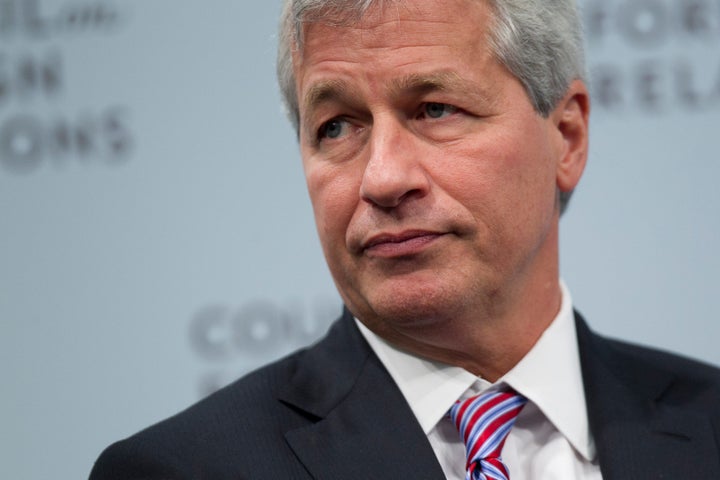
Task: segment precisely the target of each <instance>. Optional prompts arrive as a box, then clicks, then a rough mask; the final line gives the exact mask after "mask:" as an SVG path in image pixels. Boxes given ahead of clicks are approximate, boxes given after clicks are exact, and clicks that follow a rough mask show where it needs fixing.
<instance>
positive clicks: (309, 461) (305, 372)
mask: <svg viewBox="0 0 720 480" xmlns="http://www.w3.org/2000/svg"><path fill="white" fill-rule="evenodd" d="M280 401H282V402H284V403H286V404H287V405H288V406H290V407H292V408H296V409H298V410H300V411H302V412H303V413H304V414H305V415H309V416H310V417H311V418H313V419H314V422H312V423H311V424H309V425H305V426H302V427H300V428H297V429H294V430H290V431H288V432H286V434H285V438H286V440H287V442H288V444H289V445H290V447H291V448H292V449H293V451H294V452H295V454H296V455H297V457H298V458H299V459H300V461H301V462H302V463H303V464H304V465H305V467H306V468H307V470H308V472H310V474H311V475H312V476H313V477H314V478H318V479H320V478H328V479H337V478H373V479H382V478H387V479H396V478H413V479H419V480H438V479H442V478H444V476H443V473H442V469H441V467H440V465H439V463H438V462H437V460H436V457H435V454H434V452H433V451H432V448H431V446H430V443H429V442H428V441H427V438H426V436H425V434H424V432H423V431H422V428H421V427H420V425H419V424H418V422H417V420H416V419H415V417H414V415H413V413H412V411H411V410H410V407H409V406H408V405H407V402H406V401H405V399H404V398H403V396H402V394H401V393H400V391H399V389H398V388H397V387H396V385H395V384H394V383H393V380H392V379H391V378H390V375H389V374H388V373H387V371H386V370H385V368H384V367H383V366H382V364H381V362H380V361H379V360H378V358H377V357H376V356H375V354H374V353H372V351H371V349H370V348H369V346H368V345H367V343H366V342H365V339H364V338H362V335H361V334H360V332H358V330H357V327H356V326H355V325H354V323H353V320H352V316H351V314H350V313H349V312H348V311H347V310H346V311H345V312H344V314H343V317H342V318H341V319H340V321H339V322H337V323H336V324H335V325H334V326H333V327H332V329H331V331H330V332H329V334H328V336H327V337H326V338H325V339H323V340H322V341H321V342H320V343H319V344H318V345H316V346H315V347H313V348H311V349H310V350H308V351H307V352H305V354H304V355H303V356H302V358H301V360H300V362H299V364H298V367H297V370H296V372H295V374H294V375H293V377H292V379H291V381H290V382H289V383H288V385H287V386H286V388H285V389H284V390H283V392H282V393H281V395H280Z"/></svg>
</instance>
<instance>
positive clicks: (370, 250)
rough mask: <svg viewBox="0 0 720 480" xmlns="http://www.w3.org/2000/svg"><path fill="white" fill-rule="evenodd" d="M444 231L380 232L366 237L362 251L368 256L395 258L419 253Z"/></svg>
mask: <svg viewBox="0 0 720 480" xmlns="http://www.w3.org/2000/svg"><path fill="white" fill-rule="evenodd" d="M443 235H445V234H444V233H439V232H432V231H425V230H409V231H405V232H401V233H398V234H390V233H382V234H379V235H375V236H373V237H371V238H370V239H368V240H367V241H366V242H365V243H364V244H363V245H362V251H363V253H364V254H366V255H368V256H369V257H379V258H397V257H407V256H410V255H416V254H418V253H421V252H422V251H424V250H425V249H426V248H428V247H429V246H430V244H432V243H434V242H435V241H436V240H437V239H439V238H440V237H442V236H443Z"/></svg>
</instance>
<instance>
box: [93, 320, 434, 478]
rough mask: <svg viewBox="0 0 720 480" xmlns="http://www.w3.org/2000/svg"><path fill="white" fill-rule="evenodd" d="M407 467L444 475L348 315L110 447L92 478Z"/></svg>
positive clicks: (361, 472)
mask: <svg viewBox="0 0 720 480" xmlns="http://www.w3.org/2000/svg"><path fill="white" fill-rule="evenodd" d="M398 437H399V438H402V439H403V441H400V442H398V441H397V438H398ZM418 454H419V457H418ZM408 458H413V460H412V461H408ZM418 458H420V459H419V460H418ZM408 474H410V475H411V478H418V479H428V480H429V479H441V478H443V475H442V471H441V469H440V466H439V464H438V463H437V461H436V460H435V456H434V454H433V452H432V449H431V447H430V445H429V443H428V442H427V439H426V437H425V434H424V432H423V431H422V429H421V428H420V426H419V424H418V423H417V420H416V419H415V417H414V416H413V414H412V411H411V410H410V408H409V406H408V405H407V403H406V402H405V400H404V398H403V397H402V394H401V393H400V391H399V390H398V388H397V387H396V386H395V384H394V382H393V381H392V379H391V378H390V376H389V375H388V373H387V372H386V371H385V369H384V367H382V365H381V363H380V361H379V360H378V359H377V357H376V356H375V355H374V353H372V351H371V349H370V348H369V346H368V345H367V344H366V342H365V340H364V338H362V335H361V334H360V332H359V331H358V330H357V328H356V326H355V325H354V323H353V320H352V317H351V316H350V314H349V313H348V312H345V314H344V315H343V317H342V318H341V319H340V320H339V321H338V322H336V323H335V324H334V325H333V327H332V328H331V330H330V331H329V333H328V335H327V336H326V337H325V338H324V339H323V340H321V341H320V342H319V343H318V344H316V345H315V346H313V347H311V348H309V349H305V350H301V351H299V352H296V353H294V354H292V355H290V356H288V357H286V358H284V359H282V360H280V361H278V362H276V363H273V364H271V365H269V366H267V367H264V368H262V369H260V370H258V371H256V372H254V373H251V374H249V375H247V376H246V377H244V378H242V379H240V380H238V381H237V382H235V383H233V384H231V385H229V386H228V387H225V388H223V389H222V390H220V391H218V392H216V393H215V394H213V395H211V396H209V397H208V398H206V399H204V400H202V401H200V402H199V403H197V404H195V405H194V406H192V407H190V408H189V409H187V410H185V411H183V412H181V413H179V414H177V415H175V416H173V417H171V418H169V419H167V420H165V421H163V422H160V423H158V424H156V425H154V426H152V427H150V428H148V429H146V430H143V431H142V432H140V433H138V434H136V435H134V436H132V437H130V438H128V439H126V440H123V441H120V442H118V443H116V444H113V445H111V446H110V447H108V448H107V449H106V450H105V451H104V452H103V453H102V454H101V456H100V458H99V459H98V460H97V462H96V464H95V466H94V468H93V470H92V473H91V475H90V478H91V480H110V479H131V478H132V479H137V478H142V479H186V478H187V479H213V480H221V479H230V478H232V479H235V480H237V479H242V478H253V479H255V478H258V479H264V478H267V479H277V478H285V479H296V478H297V479H305V478H308V479H309V478H317V479H320V478H327V479H334V480H337V479H338V478H388V479H390V478H393V479H396V478H401V477H402V476H404V475H408Z"/></svg>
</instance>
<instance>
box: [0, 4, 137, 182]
mask: <svg viewBox="0 0 720 480" xmlns="http://www.w3.org/2000/svg"><path fill="white" fill-rule="evenodd" d="M126 18H127V15H126V14H124V11H123V10H121V9H120V8H118V7H117V6H116V4H114V3H113V2H111V1H85V2H71V1H69V2H40V1H39V0H0V42H2V43H0V172H3V171H4V172H7V173H11V174H30V173H33V172H36V171H38V170H40V169H41V168H42V167H43V166H52V167H55V168H64V167H67V166H69V165H80V166H88V165H118V164H120V163H123V162H124V161H126V160H128V159H129V157H130V153H131V151H132V146H133V135H132V130H131V128H130V120H129V117H130V114H129V111H128V108H127V107H124V106H122V105H118V104H113V103H112V102H111V103H110V104H109V105H105V106H101V107H84V108H82V109H73V111H68V110H67V109H62V108H59V101H60V99H61V98H62V97H63V94H64V93H65V92H66V91H67V90H68V88H69V87H71V86H69V85H68V78H74V76H73V75H68V70H69V69H71V66H69V65H68V59H67V57H66V52H65V51H64V50H63V49H62V48H61V47H60V43H59V39H60V38H63V37H68V36H79V35H98V34H106V33H111V32H114V31H116V30H117V29H118V28H119V27H121V26H122V25H123V24H124V20H125V19H126ZM83 80H86V81H89V82H91V81H92V80H93V79H90V78H84V79H83ZM74 103H75V102H74Z"/></svg>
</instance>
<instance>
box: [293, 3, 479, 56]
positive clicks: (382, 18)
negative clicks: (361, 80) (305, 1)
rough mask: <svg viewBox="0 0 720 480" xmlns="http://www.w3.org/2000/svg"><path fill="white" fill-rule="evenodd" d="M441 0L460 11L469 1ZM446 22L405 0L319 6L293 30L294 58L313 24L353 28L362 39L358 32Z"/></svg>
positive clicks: (446, 22) (301, 48)
mask: <svg viewBox="0 0 720 480" xmlns="http://www.w3.org/2000/svg"><path fill="white" fill-rule="evenodd" d="M439 1H440V0H439ZM441 1H442V2H443V3H442V5H443V7H444V8H446V9H450V11H452V10H454V11H455V12H461V11H463V8H462V5H463V4H467V3H468V1H469V0H441ZM475 1H477V0H475ZM453 4H454V5H453ZM448 23H452V21H449V20H447V16H446V15H438V16H437V18H435V19H431V18H428V15H427V12H425V11H423V9H422V7H421V5H418V4H415V3H414V2H413V1H405V0H378V1H375V2H372V4H371V5H370V6H369V7H368V8H367V9H363V10H362V11H357V10H356V9H348V8H347V7H343V6H339V7H334V8H325V9H319V10H318V11H315V12H308V13H307V14H306V16H305V18H304V19H303V21H302V23H301V25H300V30H299V31H298V32H297V38H296V39H295V48H294V50H295V54H296V59H298V60H300V59H302V57H303V56H304V49H305V46H306V41H307V37H308V30H309V29H311V28H312V27H313V26H315V25H319V26H324V27H330V28H332V27H335V28H347V29H350V30H356V31H358V32H359V33H360V34H361V38H363V39H365V38H366V37H365V36H364V35H362V33H363V32H366V33H368V34H371V36H372V35H374V34H377V33H381V32H382V31H383V30H386V29H390V28H392V29H394V28H397V27H399V26H400V25H403V27H406V28H413V27H409V25H412V24H416V25H418V26H420V30H422V27H421V25H428V26H431V25H433V24H448Z"/></svg>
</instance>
